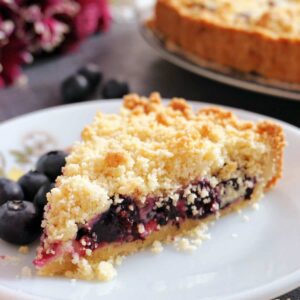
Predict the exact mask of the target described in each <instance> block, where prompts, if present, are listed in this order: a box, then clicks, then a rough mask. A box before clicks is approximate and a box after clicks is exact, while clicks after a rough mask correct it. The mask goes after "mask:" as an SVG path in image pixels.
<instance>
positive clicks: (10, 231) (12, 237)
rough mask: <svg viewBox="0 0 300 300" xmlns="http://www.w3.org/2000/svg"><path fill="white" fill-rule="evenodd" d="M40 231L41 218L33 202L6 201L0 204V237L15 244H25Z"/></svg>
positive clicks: (31, 240) (32, 239) (35, 237)
mask: <svg viewBox="0 0 300 300" xmlns="http://www.w3.org/2000/svg"><path fill="white" fill-rule="evenodd" d="M40 233H41V218H40V216H39V214H38V211H37V209H36V207H35V206H34V204H33V203H31V202H28V201H22V200H13V201H8V202H6V203H4V204H3V205H1V206H0V238H1V239H3V240H4V241H6V242H9V243H12V244H15V245H26V244H29V243H31V242H33V241H34V240H36V239H37V238H38V236H39V235H40Z"/></svg>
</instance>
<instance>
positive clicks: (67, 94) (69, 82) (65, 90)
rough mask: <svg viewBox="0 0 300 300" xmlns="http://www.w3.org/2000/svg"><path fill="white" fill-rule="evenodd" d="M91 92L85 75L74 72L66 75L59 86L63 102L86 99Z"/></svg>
mask: <svg viewBox="0 0 300 300" xmlns="http://www.w3.org/2000/svg"><path fill="white" fill-rule="evenodd" d="M90 93H91V87H90V84H89V82H88V80H87V78H86V77H84V76H83V75H80V74H76V75H73V76H70V77H68V78H67V79H66V80H65V81H64V82H63V83H62V86H61V94H62V96H63V100H64V102H65V103H72V102H80V101H82V100H86V99H87V98H88V97H89V95H90Z"/></svg>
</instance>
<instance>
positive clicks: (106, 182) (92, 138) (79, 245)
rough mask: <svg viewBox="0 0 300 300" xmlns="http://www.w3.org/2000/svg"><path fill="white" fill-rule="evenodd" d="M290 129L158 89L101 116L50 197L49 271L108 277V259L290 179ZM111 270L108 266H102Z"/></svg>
mask: <svg viewBox="0 0 300 300" xmlns="http://www.w3.org/2000/svg"><path fill="white" fill-rule="evenodd" d="M284 145H285V140H284V134H283V130H282V128H281V127H280V126H279V125H277V124H275V123H273V122H271V121H260V122H257V123H256V124H255V123H253V122H246V121H240V120H238V119H237V117H236V116H235V115H234V114H232V113H231V112H229V111H226V110H222V109H220V108H216V107H207V108H204V109H201V110H200V111H199V112H197V113H194V112H193V111H192V109H191V107H190V106H189V105H188V104H187V102H186V101H185V100H183V99H179V98H174V99H172V100H171V101H170V103H169V104H168V105H167V106H164V105H163V104H162V103H161V99H160V96H159V94H158V93H153V94H151V95H150V97H149V98H145V97H139V96H138V95H136V94H132V95H128V96H126V97H125V98H124V103H123V108H122V109H121V112H120V114H118V115H116V114H110V115H109V114H103V113H98V114H97V116H96V118H95V120H94V122H93V123H92V124H91V125H89V126H87V127H86V128H85V129H84V130H83V132H82V141H81V142H79V143H77V144H75V145H74V146H73V148H72V151H71V153H70V155H69V157H68V158H67V164H66V166H65V168H64V170H63V175H62V176H61V177H59V178H58V179H57V181H56V187H55V188H54V189H53V190H52V191H51V193H49V194H48V204H47V207H46V210H45V217H44V221H43V227H44V234H43V236H42V239H41V245H40V247H39V248H38V252H37V257H36V259H35V261H34V263H35V265H36V267H37V268H38V271H39V274H41V275H46V276H53V275H63V276H66V277H70V278H80V279H87V280H92V279H102V277H101V276H100V275H101V274H100V275H99V272H100V271H99V263H100V262H101V261H109V260H113V259H116V258H117V257H118V256H123V255H128V254H130V253H133V252H136V251H138V250H140V249H143V248H146V247H148V246H150V245H152V244H153V243H154V242H155V241H162V242H168V241H171V240H172V239H173V238H174V237H176V236H179V235H182V234H185V233H187V232H188V231H190V230H192V229H194V228H196V227H197V226H199V225H201V224H204V223H207V222H209V221H210V220H212V219H215V218H218V217H219V216H222V215H225V214H227V213H230V212H231V211H234V210H237V209H240V208H242V207H244V206H248V205H250V204H252V203H254V202H256V201H258V200H259V199H261V197H262V196H263V193H264V191H266V190H268V189H269V188H270V187H272V186H274V185H275V184H276V182H277V181H278V179H279V178H280V177H281V176H282V160H283V149H284ZM100 273H101V272H100Z"/></svg>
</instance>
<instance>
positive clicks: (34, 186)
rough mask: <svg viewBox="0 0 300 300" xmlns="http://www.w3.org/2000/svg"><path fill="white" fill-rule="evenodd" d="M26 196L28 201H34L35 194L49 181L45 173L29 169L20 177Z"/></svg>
mask: <svg viewBox="0 0 300 300" xmlns="http://www.w3.org/2000/svg"><path fill="white" fill-rule="evenodd" d="M18 182H19V184H20V185H21V187H22V189H23V192H24V198H25V199H26V200H28V201H33V199H34V196H35V195H36V193H37V192H38V190H39V189H40V187H41V186H42V185H44V184H45V183H49V179H48V177H47V176H46V175H45V174H42V173H40V172H38V171H29V172H28V173H26V174H25V175H23V176H22V177H21V178H20V179H19V181H18Z"/></svg>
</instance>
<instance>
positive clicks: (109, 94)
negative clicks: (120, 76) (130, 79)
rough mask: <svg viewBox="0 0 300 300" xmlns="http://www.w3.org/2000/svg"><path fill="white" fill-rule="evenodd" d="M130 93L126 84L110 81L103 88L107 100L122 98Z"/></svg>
mask: <svg viewBox="0 0 300 300" xmlns="http://www.w3.org/2000/svg"><path fill="white" fill-rule="evenodd" d="M128 93H129V86H128V83H126V82H119V81H117V80H114V79H111V80H109V81H108V82H107V83H106V84H105V85H104V87H103V90H102V95H103V97H104V98H105V99H112V98H122V97H123V96H124V95H126V94H128Z"/></svg>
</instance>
